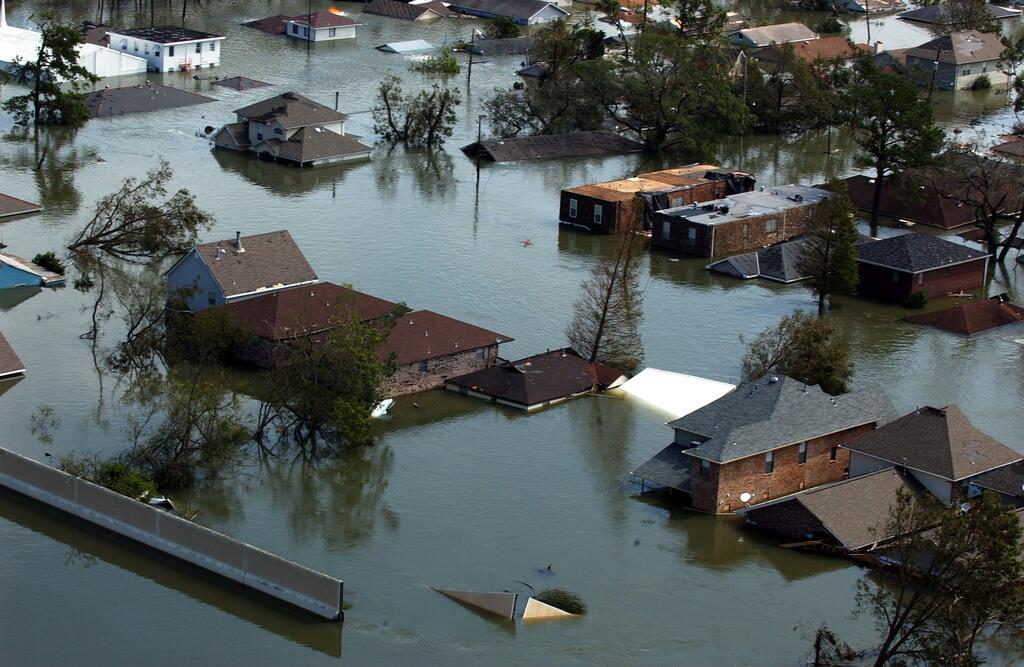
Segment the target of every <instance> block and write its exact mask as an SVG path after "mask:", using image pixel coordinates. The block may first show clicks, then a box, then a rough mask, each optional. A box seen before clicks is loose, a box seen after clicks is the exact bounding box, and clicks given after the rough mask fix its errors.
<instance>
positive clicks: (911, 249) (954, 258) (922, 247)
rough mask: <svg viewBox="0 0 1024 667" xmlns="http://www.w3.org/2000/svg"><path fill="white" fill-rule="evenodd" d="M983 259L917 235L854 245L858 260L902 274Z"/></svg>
mask: <svg viewBox="0 0 1024 667" xmlns="http://www.w3.org/2000/svg"><path fill="white" fill-rule="evenodd" d="M985 257H987V255H986V254H985V253H984V252H981V251H980V250H974V249H973V248H968V247H967V246H964V245H960V244H959V243H953V242H951V241H946V240H945V239H940V238H938V237H935V236H931V235H929V234H921V233H917V232H911V233H909V234H902V235H900V236H891V237H889V238H887V239H880V240H878V241H875V242H874V243H865V244H862V245H859V246H857V258H858V259H859V261H861V262H866V263H868V264H877V265H879V266H884V267H886V268H890V269H896V270H897V271H903V272H904V273H920V272H922V271H931V270H933V269H940V268H942V267H944V266H948V265H950V264H959V263H961V262H966V261H970V260H976V259H984V258H985Z"/></svg>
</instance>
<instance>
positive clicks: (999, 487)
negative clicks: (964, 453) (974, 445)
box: [971, 461, 1024, 505]
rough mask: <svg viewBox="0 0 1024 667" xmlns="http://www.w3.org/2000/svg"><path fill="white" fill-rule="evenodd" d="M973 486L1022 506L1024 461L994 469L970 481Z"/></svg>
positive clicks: (1023, 503) (1023, 497) (1023, 501)
mask: <svg viewBox="0 0 1024 667" xmlns="http://www.w3.org/2000/svg"><path fill="white" fill-rule="evenodd" d="M971 483H972V484H974V485H975V486H979V487H981V488H983V489H988V490H990V491H995V492H997V493H1001V494H1003V495H1004V496H1009V497H1010V498H1012V499H1014V502H1018V503H1021V504H1022V505H1024V461H1017V462H1016V463H1011V464H1010V465H1008V466H1002V467H1001V468H996V469H995V470H993V471H992V472H987V473H985V474H984V475H979V476H978V477H975V478H974V479H972V480H971Z"/></svg>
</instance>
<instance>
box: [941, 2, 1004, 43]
mask: <svg viewBox="0 0 1024 667" xmlns="http://www.w3.org/2000/svg"><path fill="white" fill-rule="evenodd" d="M942 8H943V12H944V14H945V28H946V30H948V31H949V32H963V31H964V30H977V31H978V32H988V33H994V34H996V35H998V34H999V21H998V20H997V19H996V18H995V17H993V16H992V13H991V12H990V11H989V4H988V0H945V2H943V3H942Z"/></svg>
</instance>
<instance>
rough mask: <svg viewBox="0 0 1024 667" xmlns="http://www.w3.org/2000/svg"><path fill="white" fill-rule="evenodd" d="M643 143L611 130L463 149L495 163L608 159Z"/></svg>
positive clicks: (640, 148)
mask: <svg viewBox="0 0 1024 667" xmlns="http://www.w3.org/2000/svg"><path fill="white" fill-rule="evenodd" d="M643 150H644V146H643V144H641V143H639V142H636V141H633V140H632V139H627V138H625V137H623V136H621V135H619V134H616V133H615V132H611V131H608V130H590V131H584V132H571V133H569V134H550V135H533V136H526V137H509V138H506V139H484V140H482V141H480V142H473V143H471V144H468V145H466V146H463V147H462V152H463V153H465V154H466V155H468V156H470V157H475V156H476V154H477V152H479V153H480V157H481V158H483V159H486V160H490V161H492V162H512V161H516V160H551V159H554V158H562V157H606V156H609V155H622V154H625V153H640V152H642V151H643Z"/></svg>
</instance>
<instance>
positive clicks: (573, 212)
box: [569, 199, 580, 220]
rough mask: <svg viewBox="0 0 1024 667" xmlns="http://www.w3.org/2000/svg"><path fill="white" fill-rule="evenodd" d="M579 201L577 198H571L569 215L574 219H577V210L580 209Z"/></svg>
mask: <svg viewBox="0 0 1024 667" xmlns="http://www.w3.org/2000/svg"><path fill="white" fill-rule="evenodd" d="M579 204H580V203H579V202H578V201H577V200H575V199H570V200H569V217H570V218H572V219H573V220H575V219H576V212H577V210H578V209H579Z"/></svg>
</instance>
